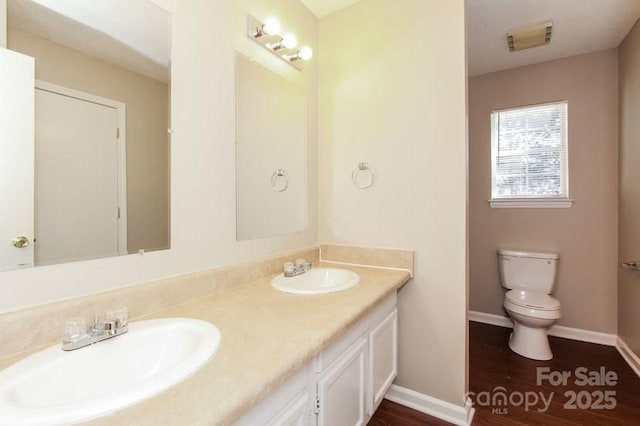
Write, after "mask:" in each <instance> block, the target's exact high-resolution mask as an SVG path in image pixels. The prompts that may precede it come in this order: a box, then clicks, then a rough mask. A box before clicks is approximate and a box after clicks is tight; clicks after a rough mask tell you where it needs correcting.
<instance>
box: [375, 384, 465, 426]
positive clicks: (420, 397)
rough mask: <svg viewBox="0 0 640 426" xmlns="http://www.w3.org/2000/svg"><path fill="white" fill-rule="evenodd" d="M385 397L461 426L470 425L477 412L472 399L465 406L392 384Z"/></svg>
mask: <svg viewBox="0 0 640 426" xmlns="http://www.w3.org/2000/svg"><path fill="white" fill-rule="evenodd" d="M384 397H385V399H388V400H389V401H393V402H395V403H397V404H400V405H404V406H405V407H409V408H412V409H414V410H417V411H420V412H421V413H425V414H428V415H430V416H433V417H437V418H439V419H442V420H445V421H447V422H449V423H453V424H455V425H460V426H469V425H470V424H471V420H473V413H474V412H475V409H474V408H473V407H472V406H471V400H467V402H466V405H465V406H464V407H463V406H459V405H455V404H452V403H450V402H446V401H443V400H441V399H437V398H433V397H431V396H428V395H425V394H422V393H419V392H416V391H412V390H411V389H407V388H403V387H402V386H398V385H391V387H390V388H389V390H388V391H387V394H386V395H385V396H384Z"/></svg>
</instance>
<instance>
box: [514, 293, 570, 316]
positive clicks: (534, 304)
mask: <svg viewBox="0 0 640 426" xmlns="http://www.w3.org/2000/svg"><path fill="white" fill-rule="evenodd" d="M504 297H505V298H506V299H507V300H508V301H509V302H511V303H513V304H515V305H519V306H523V307H525V308H531V309H540V310H542V311H557V310H559V309H560V301H559V300H558V299H555V298H553V297H551V296H549V295H548V294H542V293H535V292H532V291H523V290H511V291H508V292H507V294H505V295H504Z"/></svg>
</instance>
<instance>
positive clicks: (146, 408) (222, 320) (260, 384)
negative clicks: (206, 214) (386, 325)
mask: <svg viewBox="0 0 640 426" xmlns="http://www.w3.org/2000/svg"><path fill="white" fill-rule="evenodd" d="M326 266H334V265H326ZM339 267H341V268H345V269H350V270H353V271H355V272H357V273H358V274H360V278H361V279H360V284H359V285H357V286H355V287H352V288H350V289H348V290H345V291H342V292H339V293H332V294H325V295H296V294H287V293H282V292H280V291H278V290H276V289H274V288H273V287H272V286H271V278H272V277H268V278H264V279H260V280H256V281H253V282H251V283H248V284H245V285H241V286H238V287H235V288H233V289H230V290H227V291H226V292H224V293H222V294H218V295H215V296H210V297H205V298H202V299H198V300H194V301H190V302H187V303H184V304H181V305H176V306H173V307H171V308H168V309H163V310H162V311H158V312H156V313H155V314H153V315H151V316H148V317H146V318H138V319H149V318H163V317H188V318H198V319H202V320H206V321H209V322H211V323H213V324H215V325H216V326H217V327H218V328H219V329H220V332H221V333H222V341H221V344H220V347H219V348H218V351H217V352H216V354H215V356H214V357H213V358H212V359H211V360H210V361H209V362H208V363H207V364H205V365H204V366H203V367H202V368H201V369H200V370H198V371H197V372H196V373H195V374H194V375H193V376H191V377H189V378H188V379H186V380H185V381H183V382H181V383H180V384H178V385H176V386H174V387H172V388H170V389H168V390H166V391H164V392H162V393H160V394H158V395H157V396H155V397H153V398H151V399H148V400H146V401H143V402H141V403H138V404H136V405H134V406H132V407H130V408H127V409H124V410H121V411H118V412H116V413H114V414H111V415H108V416H105V417H100V418H97V419H95V420H93V421H91V422H90V424H92V425H111V426H113V425H131V424H135V425H137V426H140V425H154V426H158V425H190V426H191V425H217V424H230V423H232V422H233V421H235V420H237V419H238V418H240V417H241V416H242V415H243V414H244V413H246V412H248V411H249V410H250V409H251V407H253V406H254V405H255V404H256V403H257V402H258V401H260V400H261V399H263V398H264V397H266V396H267V395H269V394H270V393H271V392H273V391H274V390H276V389H277V388H278V387H279V386H280V385H281V384H283V383H284V382H285V380H286V379H287V378H289V377H290V376H291V375H293V374H294V373H295V372H296V371H297V370H298V369H300V368H301V367H303V366H304V365H306V364H307V363H309V362H310V361H311V360H312V359H313V357H314V356H316V355H317V354H318V353H320V352H321V351H322V350H323V349H325V348H327V347H328V346H329V345H330V344H331V343H333V342H334V341H335V340H336V339H337V338H338V337H340V336H341V335H342V334H344V332H346V331H347V330H348V329H349V328H350V327H351V326H353V325H354V324H355V323H356V322H357V321H358V320H360V319H362V318H363V317H364V316H365V315H366V314H367V313H369V312H370V311H371V310H372V309H373V308H374V307H375V306H376V305H377V304H378V303H379V302H381V301H382V300H383V299H384V298H385V297H386V296H388V295H389V294H391V293H392V292H394V291H396V290H397V289H399V288H400V287H401V286H402V285H403V284H405V283H406V282H407V281H408V280H409V278H410V275H409V272H407V271H402V270H391V269H378V268H363V267H351V266H347V265H339Z"/></svg>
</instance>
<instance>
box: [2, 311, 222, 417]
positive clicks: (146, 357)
mask: <svg viewBox="0 0 640 426" xmlns="http://www.w3.org/2000/svg"><path fill="white" fill-rule="evenodd" d="M219 344H220V331H219V330H218V328H217V327H215V326H214V325H213V324H210V323H208V322H206V321H201V320H196V319H189V318H166V319H158V320H149V321H140V322H133V323H130V324H129V332H128V333H126V334H123V335H121V336H118V337H114V338H113V339H109V340H105V341H102V342H100V343H96V344H94V345H91V346H87V347H84V348H81V349H78V350H75V351H71V352H65V351H63V350H62V349H61V348H60V345H55V346H52V347H49V348H48V349H44V350H42V351H40V352H38V353H35V354H33V355H31V356H29V357H27V358H25V359H23V360H22V361H19V362H17V363H15V364H13V365H11V366H9V367H7V368H6V369H4V370H3V371H1V372H0V425H11V426H16V425H58V424H69V423H75V422H79V421H84V420H89V419H91V418H94V417H97V416H102V415H105V414H108V413H111V412H113V411H115V410H118V409H121V408H124V407H127V406H130V405H132V404H135V403H136V402H139V401H141V400H143V399H146V398H149V397H150V396H152V395H154V394H157V393H159V392H161V391H162V390H164V389H167V388H169V387H171V386H173V385H175V384H176V383H178V382H180V381H182V380H184V379H185V378H187V377H188V376H189V375H191V374H193V372H195V371H196V370H197V369H198V368H199V367H200V366H202V365H203V364H204V363H205V362H207V361H208V360H209V359H210V358H211V356H212V355H213V354H214V353H215V351H216V350H217V348H218V346H219Z"/></svg>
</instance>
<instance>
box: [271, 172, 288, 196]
mask: <svg viewBox="0 0 640 426" xmlns="http://www.w3.org/2000/svg"><path fill="white" fill-rule="evenodd" d="M271 187H272V188H273V190H274V191H276V192H284V191H286V190H287V189H288V188H289V175H288V174H287V172H285V171H284V169H277V170H276V171H275V172H273V174H272V175H271Z"/></svg>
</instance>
